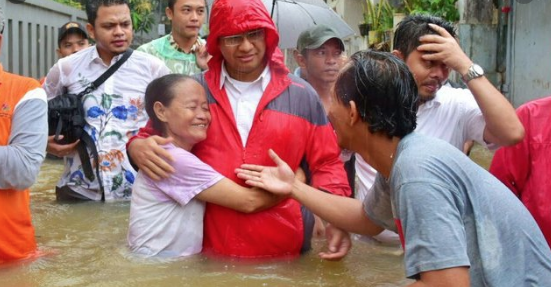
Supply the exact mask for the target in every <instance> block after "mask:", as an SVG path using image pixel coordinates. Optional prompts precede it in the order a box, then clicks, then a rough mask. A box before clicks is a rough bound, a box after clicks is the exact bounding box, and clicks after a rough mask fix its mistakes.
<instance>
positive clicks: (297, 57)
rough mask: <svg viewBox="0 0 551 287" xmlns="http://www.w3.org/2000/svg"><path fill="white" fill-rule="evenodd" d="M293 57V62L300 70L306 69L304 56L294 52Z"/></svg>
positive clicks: (296, 51)
mask: <svg viewBox="0 0 551 287" xmlns="http://www.w3.org/2000/svg"><path fill="white" fill-rule="evenodd" d="M293 56H295V61H296V62H297V64H298V66H299V67H300V68H306V58H304V55H302V54H301V53H300V52H299V51H298V50H295V52H294V53H293Z"/></svg>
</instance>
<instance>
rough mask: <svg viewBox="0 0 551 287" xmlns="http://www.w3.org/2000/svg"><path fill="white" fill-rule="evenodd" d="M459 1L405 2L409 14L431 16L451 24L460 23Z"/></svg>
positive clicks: (428, 0) (405, 0)
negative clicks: (457, 4)
mask: <svg viewBox="0 0 551 287" xmlns="http://www.w3.org/2000/svg"><path fill="white" fill-rule="evenodd" d="M456 3H457V0H404V6H405V8H406V10H407V11H408V13H409V14H430V15H434V16H438V17H441V18H443V19H445V20H446V21H449V22H457V21H459V11H458V10H457V7H456V6H455V5H456Z"/></svg>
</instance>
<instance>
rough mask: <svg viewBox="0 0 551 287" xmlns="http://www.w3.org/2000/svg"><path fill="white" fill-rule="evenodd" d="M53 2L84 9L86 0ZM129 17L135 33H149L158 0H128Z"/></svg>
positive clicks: (58, 0)
mask: <svg viewBox="0 0 551 287" xmlns="http://www.w3.org/2000/svg"><path fill="white" fill-rule="evenodd" d="M54 1H55V2H58V3H61V4H64V5H67V6H71V7H73V8H76V9H80V10H84V9H85V7H86V0H54ZM129 4H130V17H131V18H132V27H133V28H134V32H135V33H139V32H144V33H149V31H151V28H153V25H154V24H155V15H154V14H153V12H152V11H154V9H155V7H157V5H158V4H159V1H158V0H154V1H151V0H129Z"/></svg>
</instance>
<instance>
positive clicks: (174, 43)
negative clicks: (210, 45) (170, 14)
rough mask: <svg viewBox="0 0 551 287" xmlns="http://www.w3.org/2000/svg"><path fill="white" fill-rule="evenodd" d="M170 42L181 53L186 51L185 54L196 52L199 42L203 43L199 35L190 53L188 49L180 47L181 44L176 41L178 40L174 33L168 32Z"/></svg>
mask: <svg viewBox="0 0 551 287" xmlns="http://www.w3.org/2000/svg"><path fill="white" fill-rule="evenodd" d="M168 44H169V45H170V46H171V47H172V48H174V50H176V51H178V52H180V53H184V54H192V53H195V50H196V49H197V44H202V43H201V40H200V38H199V37H197V40H196V41H195V44H193V46H191V49H190V50H189V53H186V51H184V50H183V49H182V48H180V46H179V45H178V43H176V41H175V40H174V36H172V33H170V34H168Z"/></svg>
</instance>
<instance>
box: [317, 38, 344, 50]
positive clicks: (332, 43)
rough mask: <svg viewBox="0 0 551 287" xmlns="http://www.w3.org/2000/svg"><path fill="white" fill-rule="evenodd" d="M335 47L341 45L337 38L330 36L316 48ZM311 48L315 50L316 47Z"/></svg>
mask: <svg viewBox="0 0 551 287" xmlns="http://www.w3.org/2000/svg"><path fill="white" fill-rule="evenodd" d="M330 47H331V48H336V49H339V50H340V49H341V45H340V43H339V39H337V38H331V39H329V40H327V41H325V42H324V43H323V44H321V46H319V48H318V49H322V48H330ZM313 50H316V49H313Z"/></svg>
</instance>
